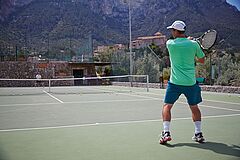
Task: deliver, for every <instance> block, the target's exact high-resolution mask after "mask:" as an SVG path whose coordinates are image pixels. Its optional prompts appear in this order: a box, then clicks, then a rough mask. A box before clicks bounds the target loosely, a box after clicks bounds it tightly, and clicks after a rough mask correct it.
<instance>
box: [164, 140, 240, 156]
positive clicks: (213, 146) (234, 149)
mask: <svg viewBox="0 0 240 160" xmlns="http://www.w3.org/2000/svg"><path fill="white" fill-rule="evenodd" d="M166 146H167V147H169V148H174V147H184V146H187V147H193V148H200V149H206V150H211V151H213V152H215V153H218V154H224V155H230V156H235V157H240V146H237V145H232V146H229V145H226V144H224V143H218V142H206V143H202V144H198V143H178V144H166Z"/></svg>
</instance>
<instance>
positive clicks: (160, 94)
mask: <svg viewBox="0 0 240 160" xmlns="http://www.w3.org/2000/svg"><path fill="white" fill-rule="evenodd" d="M138 93H143V94H146V93H144V92H138ZM147 94H151V95H156V96H165V94H162V93H159V94H157V93H147ZM235 96H236V95H235ZM179 99H185V98H184V97H180V98H179ZM203 101H208V102H217V103H225V104H233V105H240V103H234V102H226V101H216V100H208V99H203Z"/></svg>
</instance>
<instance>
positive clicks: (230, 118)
mask: <svg viewBox="0 0 240 160" xmlns="http://www.w3.org/2000/svg"><path fill="white" fill-rule="evenodd" d="M117 89H118V88H116V90H117ZM0 92H1V90H0ZM164 93H165V90H160V89H150V91H149V92H146V91H144V90H139V89H137V88H135V89H133V90H132V91H131V92H109V93H99V94H96V93H95V94H90V93H89V94H54V93H45V92H44V94H39V95H22V96H0V160H96V159H98V160H159V159H164V160H174V159H184V160H193V159H194V160H195V159H197V160H213V159H218V160H238V159H240V136H239V135H240V125H239V124H240V95H237V94H236V95H234V94H219V93H218V94H216V93H209V92H203V93H202V95H203V99H204V101H203V103H201V104H200V108H201V111H202V116H203V120H202V123H203V126H202V128H203V133H204V136H205V138H206V140H207V142H206V143H204V144H198V143H195V142H193V141H192V140H191V137H192V136H193V132H194V126H193V122H192V120H191V113H190V110H189V108H188V105H187V104H186V100H185V98H184V97H183V96H182V97H180V98H179V100H178V102H177V103H176V104H175V106H174V108H173V113H172V118H173V121H172V123H171V134H172V138H173V140H172V141H171V142H169V144H167V145H160V144H159V143H158V138H159V134H160V133H161V131H162V120H161V110H162V105H163V97H164Z"/></svg>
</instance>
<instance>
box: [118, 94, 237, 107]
mask: <svg viewBox="0 0 240 160" xmlns="http://www.w3.org/2000/svg"><path fill="white" fill-rule="evenodd" d="M120 94H123V95H129V96H133V97H142V98H151V99H153V100H157V99H158V100H160V101H163V100H161V99H159V98H153V97H149V96H142V95H141V96H140V95H132V94H127V93H120ZM176 103H180V104H185V105H188V104H187V103H185V102H179V101H177V102H176ZM199 106H201V107H206V108H214V109H220V110H227V111H235V112H240V110H238V109H231V108H223V107H215V106H208V105H201V104H199Z"/></svg>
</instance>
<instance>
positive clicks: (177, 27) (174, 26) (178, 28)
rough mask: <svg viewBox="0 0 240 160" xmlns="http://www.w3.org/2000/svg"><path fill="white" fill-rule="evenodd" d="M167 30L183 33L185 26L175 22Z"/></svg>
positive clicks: (181, 22)
mask: <svg viewBox="0 0 240 160" xmlns="http://www.w3.org/2000/svg"><path fill="white" fill-rule="evenodd" d="M167 29H176V30H178V31H185V29H186V24H185V23H184V22H183V21H175V22H173V24H172V25H171V26H168V27H167Z"/></svg>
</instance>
